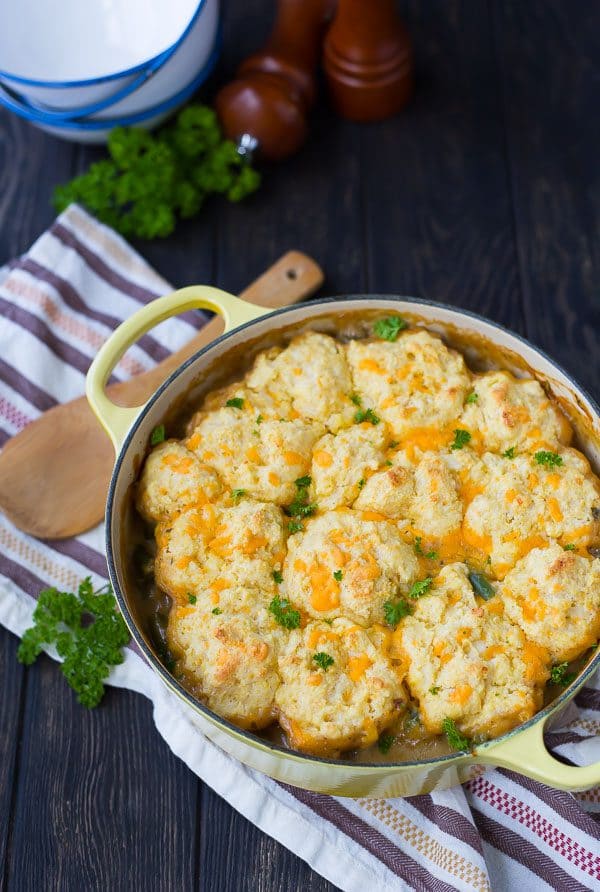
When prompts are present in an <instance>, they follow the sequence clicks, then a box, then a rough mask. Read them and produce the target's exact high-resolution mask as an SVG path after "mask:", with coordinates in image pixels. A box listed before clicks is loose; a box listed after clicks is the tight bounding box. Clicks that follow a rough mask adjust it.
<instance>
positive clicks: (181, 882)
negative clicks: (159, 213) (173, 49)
mask: <svg viewBox="0 0 600 892" xmlns="http://www.w3.org/2000/svg"><path fill="white" fill-rule="evenodd" d="M594 6H595V5H594V4H587V3H572V2H568V0H562V2H561V0H527V2H523V0H489V2H487V3H486V2H482V0H464V2H459V0H439V2H434V0H425V2H423V0H402V3H401V7H402V10H403V13H404V15H405V18H406V21H407V22H408V24H409V26H410V30H411V33H412V35H413V37H414V42H415V46H416V57H417V66H418V91H417V95H416V98H415V101H414V102H413V104H412V106H411V107H410V109H408V110H407V111H406V112H405V113H404V114H403V115H402V116H401V117H398V118H397V119H396V120H393V121H388V122H386V123H383V124H378V125H373V126H363V127H358V126H354V125H352V124H349V123H346V122H343V121H339V120H336V119H335V118H334V117H333V116H332V115H331V113H330V112H329V110H328V109H327V106H326V103H325V102H323V103H321V105H320V107H319V108H318V109H317V112H316V114H315V118H314V122H313V130H312V136H311V140H310V143H309V144H308V145H307V146H306V148H305V149H304V150H303V151H302V153H301V154H299V155H298V156H297V157H296V158H294V159H292V160H291V161H288V162H287V163H285V164H282V165H281V166H280V167H279V168H277V169H272V170H268V171H265V177H264V185H263V187H262V188H261V191H260V193H259V194H258V195H257V196H255V197H254V198H253V199H252V200H250V201H248V202H247V203H245V204H243V205H241V206H228V205H226V204H218V205H217V204H213V205H210V206H208V207H207V208H206V212H205V213H204V215H203V217H202V219H200V220H198V221H195V222H192V223H188V224H184V225H182V226H181V227H180V228H179V229H178V231H177V233H176V234H175V235H174V236H173V237H171V238H170V239H168V240H166V241H163V242H156V243H150V244H142V245H138V246H137V247H139V248H140V250H141V251H142V252H143V253H144V254H145V256H146V257H147V258H148V259H149V260H150V262H151V263H153V264H154V265H155V266H156V268H157V269H158V270H159V271H160V272H161V273H163V275H165V276H166V277H167V278H169V279H170V280H171V281H172V282H173V283H175V284H177V285H183V284H190V283H194V282H212V283H215V284H218V285H220V286H222V287H224V288H226V289H229V290H231V291H234V292H235V291H237V290H239V289H241V288H242V287H243V286H244V285H246V284H247V283H248V282H249V281H250V280H251V279H253V278H254V277H255V276H256V275H257V274H259V273H260V272H261V271H262V270H263V269H264V268H265V267H266V266H268V265H269V263H271V262H272V261H273V260H274V259H275V258H276V257H277V256H278V255H279V254H281V253H282V252H283V251H285V250H286V249H288V248H301V249H303V250H305V251H307V252H309V253H311V254H312V255H313V256H314V257H315V258H317V260H319V261H320V262H321V263H322V265H323V267H324V269H325V271H326V273H327V283H326V286H325V289H324V291H325V292H326V293H330V294H334V293H335V294H339V293H344V292H360V291H371V292H393V293H396V294H408V295H421V296H423V297H426V298H432V299H435V300H440V301H446V302H448V303H451V304H455V305H457V306H461V307H467V308H469V309H471V310H476V311H478V312H481V313H483V314H485V315H487V316H489V317H491V318H492V319H495V320H497V321H499V322H502V323H504V324H506V325H508V326H510V327H511V328H513V329H515V330H517V331H519V332H521V333H523V334H525V335H526V336H527V337H529V338H530V339H531V340H532V341H534V342H535V343H537V344H540V345H541V346H542V347H544V348H545V349H546V350H547V351H548V352H549V353H550V354H551V355H553V356H554V357H555V358H556V359H557V360H558V361H559V362H560V363H562V364H563V365H564V366H565V367H566V368H567V369H568V370H569V371H571V372H572V373H573V374H574V375H575V376H576V378H577V379H578V380H579V381H580V382H581V383H582V384H583V385H584V386H586V387H587V388H588V389H589V390H590V391H591V392H592V393H594V392H595V394H596V396H599V395H600V296H599V283H600V164H599V162H598V152H599V148H600V138H599V137H600V117H599V115H598V111H599V107H600V15H599V14H598V7H597V6H595V10H594ZM271 7H272V3H270V2H268V0H229V3H228V4H227V8H226V10H225V49H224V54H223V57H222V60H221V63H220V65H219V70H218V72H217V74H216V75H215V77H214V78H213V81H212V83H211V84H210V85H209V87H208V89H207V90H205V91H204V94H203V95H205V96H210V95H211V91H212V90H213V89H214V86H215V85H216V84H218V83H220V82H221V81H222V80H223V79H224V78H226V77H228V76H230V75H231V73H232V72H233V70H234V67H235V65H236V62H237V61H239V60H240V58H241V57H243V56H244V55H245V54H247V53H248V52H249V51H250V50H252V49H254V48H256V47H257V46H258V45H259V43H260V41H262V39H263V38H264V36H265V34H266V32H267V30H268V27H269V18H270V13H271ZM97 155H98V152H97V150H89V149H83V148H80V147H77V146H72V145H70V144H68V143H63V142H60V141H58V140H54V139H52V138H50V137H47V136H45V135H43V134H42V133H40V132H39V131H37V130H34V129H32V128H30V127H29V126H28V125H27V124H25V123H23V122H21V121H20V120H17V119H16V118H14V117H9V116H8V115H6V114H2V115H0V264H1V263H2V262H4V261H5V260H8V259H9V258H10V257H12V256H14V255H16V254H19V253H20V252H22V251H24V250H25V249H26V248H27V247H28V246H29V244H30V243H31V242H32V241H33V240H34V239H35V238H36V236H37V235H38V234H39V233H41V232H42V230H43V229H44V228H45V227H46V226H47V225H48V224H49V223H50V222H51V220H52V217H53V212H52V209H51V206H50V203H49V199H50V194H51V191H52V187H53V186H54V184H55V183H57V182H60V181H64V180H66V179H68V178H69V177H71V176H72V175H74V174H75V173H77V172H78V171H81V170H83V169H84V168H85V167H86V166H87V165H88V163H89V161H90V159H92V158H94V157H96V156H97ZM57 510H60V506H57ZM0 640H1V649H0V692H1V693H0V862H2V864H3V865H4V872H3V878H2V883H3V885H2V888H3V889H4V888H6V889H11V890H17V889H18V890H35V892H42V890H44V892H46V890H60V892H70V890H73V892H82V890H88V889H90V890H91V889H94V890H96V889H97V890H111V892H116V890H127V892H129V890H132V889H136V890H144V892H150V890H161V892H162V890H169V892H170V890H192V889H193V890H196V889H201V890H232V892H234V890H235V892H238V890H252V892H256V890H269V892H272V890H282V892H284V890H285V892H293V890H295V889H298V890H300V889H302V890H306V889H311V890H319V892H320V890H325V889H332V888H333V887H332V886H331V885H330V884H329V883H327V882H325V881H324V880H322V879H321V878H320V877H318V876H317V875H316V874H314V873H313V872H311V870H310V869H309V868H308V867H307V866H306V865H305V864H304V863H303V862H301V861H300V860H299V859H298V858H296V857H295V856H294V855H292V854H290V853H289V852H287V851H286V850H285V849H283V848H282V847H281V846H280V845H278V844H277V843H275V842H273V841H272V840H271V839H269V838H268V837H266V836H264V835H263V834H262V833H261V832H260V831H259V830H257V829H256V828H254V827H253V826H252V825H250V824H249V823H248V822H247V821H246V820H245V819H244V818H242V817H240V816H239V815H237V814H236V813H235V812H234V811H233V810H232V809H231V808H230V807H229V806H228V805H226V804H225V803H224V802H223V801H222V800H221V799H219V798H218V797H217V796H216V795H215V794H214V793H212V791H211V790H210V788H209V787H207V786H205V785H204V784H202V783H200V782H199V781H198V779H197V778H196V777H195V776H194V775H193V774H192V773H191V772H190V771H188V769H187V768H186V767H185V766H184V765H183V764H182V763H180V762H179V761H178V760H177V759H176V758H175V757H174V756H173V755H172V754H171V753H170V751H169V750H168V748H167V747H166V745H165V744H164V743H163V741H162V739H161V738H160V737H159V735H158V734H157V733H156V731H155V730H154V726H153V723H152V711H151V707H150V705H149V703H148V702H147V701H146V700H144V699H143V698H142V697H139V696H136V695H135V694H128V693H125V692H123V691H109V693H108V695H107V697H106V698H105V700H104V702H103V704H102V706H101V707H100V708H98V709H96V710H94V711H92V712H88V711H86V710H84V709H82V708H81V707H79V706H77V704H76V702H75V699H74V697H73V696H72V694H71V692H70V690H69V689H68V688H67V686H66V684H65V683H64V681H63V679H62V677H61V675H60V674H59V673H58V672H57V670H56V667H55V666H54V665H53V664H52V662H51V661H50V660H48V659H42V660H40V661H39V663H38V664H37V665H36V666H35V667H33V668H32V669H29V670H27V671H25V670H24V669H23V668H22V667H21V666H19V664H18V663H17V662H16V660H15V650H16V640H15V638H14V637H13V636H11V635H9V634H8V633H6V632H4V631H1V632H0Z"/></svg>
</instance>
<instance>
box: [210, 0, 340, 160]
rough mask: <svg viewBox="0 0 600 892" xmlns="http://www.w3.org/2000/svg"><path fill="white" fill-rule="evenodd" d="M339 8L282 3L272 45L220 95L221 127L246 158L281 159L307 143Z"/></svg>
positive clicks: (307, 0)
mask: <svg viewBox="0 0 600 892" xmlns="http://www.w3.org/2000/svg"><path fill="white" fill-rule="evenodd" d="M334 8H335V0H279V2H278V6H277V16H276V20H275V25H274V27H273V31H272V33H271V36H270V37H269V40H268V41H267V43H266V45H265V46H264V48H263V49H262V50H261V51H260V52H258V53H255V54H254V55H253V56H250V58H249V59H247V60H246V61H245V62H244V63H243V64H242V65H241V66H240V68H239V70H238V77H237V79H236V80H235V81H233V83H231V84H228V85H227V86H226V87H224V88H223V89H222V90H221V91H220V92H219V93H218V95H217V98H216V103H215V104H216V109H217V114H218V116H219V119H220V121H221V126H222V127H223V130H224V132H225V135H226V136H227V137H228V138H229V139H232V140H233V141H234V142H235V143H237V145H238V151H240V152H241V153H242V154H246V153H248V154H252V153H253V152H254V151H257V150H258V151H259V152H260V154H261V155H262V156H263V157H264V158H268V159H270V160H279V159H281V158H285V157H286V156H288V155H291V154H292V153H293V152H295V151H297V149H299V148H300V146H301V145H302V143H303V142H304V140H305V139H306V136H307V133H308V124H307V114H308V111H309V109H310V107H311V105H312V104H313V102H314V99H315V93H316V87H315V71H316V68H317V63H318V60H319V55H320V49H321V40H322V37H323V31H324V28H325V26H326V24H327V23H328V22H329V21H330V19H331V15H332V13H333V10H334Z"/></svg>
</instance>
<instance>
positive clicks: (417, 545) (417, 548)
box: [415, 536, 438, 561]
mask: <svg viewBox="0 0 600 892" xmlns="http://www.w3.org/2000/svg"><path fill="white" fill-rule="evenodd" d="M422 541H423V540H422V538H421V536H415V554H418V555H419V556H420V557H426V558H427V559H428V560H430V561H434V560H435V559H436V558H437V556H438V554H437V551H423V546H422V544H421V543H422Z"/></svg>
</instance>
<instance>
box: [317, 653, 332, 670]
mask: <svg viewBox="0 0 600 892" xmlns="http://www.w3.org/2000/svg"><path fill="white" fill-rule="evenodd" d="M313 660H314V662H315V663H316V664H317V666H318V667H319V668H320V669H322V670H323V672H327V670H328V669H329V667H330V666H333V664H334V662H335V660H334V659H333V657H332V656H331V654H327V653H325V651H319V653H316V654H313Z"/></svg>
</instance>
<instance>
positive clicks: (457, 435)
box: [450, 427, 471, 449]
mask: <svg viewBox="0 0 600 892" xmlns="http://www.w3.org/2000/svg"><path fill="white" fill-rule="evenodd" d="M470 439H471V434H470V433H469V431H464V430H461V429H460V428H459V427H457V428H456V430H455V431H454V443H452V444H451V445H450V449H462V448H463V447H464V446H466V445H467V443H468V442H469V441H470Z"/></svg>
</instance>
